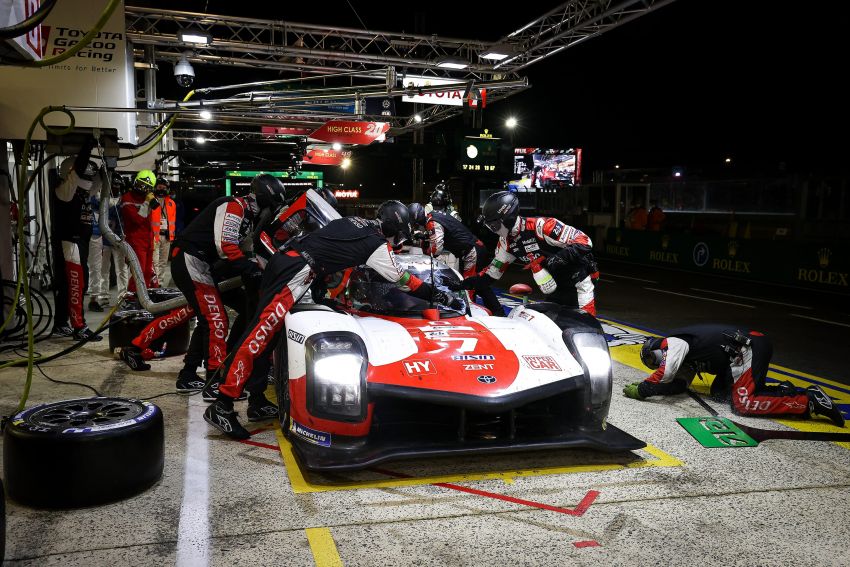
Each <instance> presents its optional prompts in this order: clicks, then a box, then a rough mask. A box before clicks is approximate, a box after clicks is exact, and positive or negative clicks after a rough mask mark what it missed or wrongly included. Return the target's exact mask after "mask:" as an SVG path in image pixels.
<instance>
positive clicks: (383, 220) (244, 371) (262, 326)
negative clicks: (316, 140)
mask: <svg viewBox="0 0 850 567" xmlns="http://www.w3.org/2000/svg"><path fill="white" fill-rule="evenodd" d="M406 238H410V216H409V213H408V210H407V207H406V206H404V205H403V204H402V203H400V202H399V201H387V202H385V203H384V204H382V205H381V206H380V208H379V209H378V220H377V221H370V220H365V219H362V218H359V217H346V218H342V219H336V220H334V221H331V222H330V223H328V224H327V225H326V226H324V227H322V228H320V229H318V230H316V231H315V232H312V233H310V234H307V235H305V236H303V237H301V238H298V239H295V240H294V241H290V242H289V243H288V244H287V246H286V247H285V248H284V249H283V250H282V251H280V252H276V253H275V254H274V255H273V256H272V258H271V260H270V261H269V263H268V266H266V269H265V272H264V273H263V280H262V285H261V289H262V295H261V297H260V304H259V308H258V310H257V311H258V312H257V313H256V314H255V315H254V318H253V320H252V321H251V323H249V324H248V331H247V333H246V334H245V335H244V337H243V339H242V340H241V341H240V343H241V344H240V346H239V347H238V349H237V350H236V352H235V353H234V356H233V359H232V360H231V361H230V363H229V365H228V367H227V378H226V379H225V381H224V383H222V384H221V386H220V388H219V391H220V394H219V399H218V401H217V402H216V403H214V404H212V405H210V407H209V408H207V411H206V412H204V419H205V420H207V422H209V423H210V425H212V426H213V427H215V428H217V429H219V430H220V431H222V432H224V433H225V434H227V435H228V436H230V437H233V438H235V439H246V438H248V437H249V434H248V431H246V430H245V428H244V427H242V425H241V424H240V423H239V420H238V418H237V415H236V411H235V410H234V409H233V401H234V400H235V399H236V398H238V397H239V395H240V394H241V393H242V389H243V388H244V386H245V382H246V380H247V379H248V378H249V377H250V376H251V375H252V372H253V371H254V366H255V365H256V364H258V363H261V362H262V363H263V364H268V359H269V357H270V356H271V353H272V351H273V350H274V345H275V342H276V339H277V336H278V334H279V333H280V330H281V329H282V328H283V323H284V317H285V316H286V313H287V312H288V311H289V309H290V308H291V307H292V305H293V304H295V303H297V302H298V300H299V299H301V297H302V296H303V295H304V294H305V293H306V292H307V291H308V290H309V289H310V286H311V284H312V283H313V280H314V278H325V277H326V276H327V275H328V274H333V273H335V272H340V271H342V270H345V269H346V268H351V267H354V266H359V265H361V264H366V265H367V266H369V267H370V268H372V269H374V270H375V271H376V272H378V274H380V275H381V276H382V277H384V278H385V279H387V280H388V281H391V282H396V283H397V284H398V285H399V286H400V287H401V289H402V290H403V291H408V292H410V293H411V295H414V296H416V297H419V298H422V299H429V298H430V297H431V295H432V289H431V286H430V285H429V284H428V283H426V282H423V281H422V280H420V279H419V278H417V277H416V276H414V275H412V274H410V273H409V272H404V271H402V270H401V268H400V267H399V265H398V263H397V262H396V258H395V255H394V254H393V251H392V248H391V247H390V246H392V245H397V244H400V243H401V242H402V241H403V240H404V239H406ZM433 294H434V299H435V301H437V302H438V303H442V304H444V305H448V304H449V303H454V302H459V300H457V299H454V298H451V297H450V296H449V295H448V294H446V293H445V292H443V291H439V290H434V291H433ZM452 307H456V306H455V305H452Z"/></svg>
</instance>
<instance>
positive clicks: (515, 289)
mask: <svg viewBox="0 0 850 567" xmlns="http://www.w3.org/2000/svg"><path fill="white" fill-rule="evenodd" d="M508 293H510V294H511V295H516V296H519V297H521V298H522V304H523V305H526V304H527V303H528V296H529V295H531V286H530V285H528V284H524V283H518V284H514V285H512V286H511V287H510V289H509V290H508Z"/></svg>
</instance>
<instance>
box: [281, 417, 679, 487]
mask: <svg viewBox="0 0 850 567" xmlns="http://www.w3.org/2000/svg"><path fill="white" fill-rule="evenodd" d="M277 440H278V445H279V446H280V454H281V456H282V457H283V464H284V465H285V467H286V473H287V475H288V476H289V483H290V485H291V486H292V492H294V493H295V494H305V493H310V492H330V491H335V490H363V489H370V488H397V487H401V486H423V485H426V484H436V483H440V482H452V483H457V482H469V481H479V480H501V481H504V482H507V483H511V482H513V481H514V480H515V479H517V478H523V477H535V476H544V475H553V474H575V473H587V472H602V471H612V470H621V469H636V468H644V467H681V466H683V465H684V463H683V462H682V461H680V460H679V459H677V458H676V457H674V456H672V455H669V454H668V453H665V452H664V451H662V450H661V449H659V448H658V447H654V446H652V445H648V446H647V447H646V448H644V449H642V450H643V451H646V452H647V453H649V454H650V455H652V456H653V457H655V458H654V459H638V460H635V461H634V462H617V463H597V464H592V465H568V466H563V467H539V468H534V469H519V470H514V469H512V470H507V471H493V472H481V473H465V474H446V475H436V476H424V477H413V478H390V479H383V478H382V479H370V480H360V481H343V482H332V481H328V482H327V483H313V482H310V481H309V480H308V479H307V477H306V476H304V473H303V471H302V470H301V468H300V467H299V466H298V461H297V460H296V458H295V454H294V453H293V452H292V444H291V443H289V441H288V440H287V439H286V438H285V437H284V436H283V433H281V431H280V430H278V431H277Z"/></svg>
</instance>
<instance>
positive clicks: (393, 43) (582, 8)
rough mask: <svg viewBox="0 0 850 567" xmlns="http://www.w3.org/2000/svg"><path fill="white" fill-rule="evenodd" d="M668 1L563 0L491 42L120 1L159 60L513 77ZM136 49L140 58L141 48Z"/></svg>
mask: <svg viewBox="0 0 850 567" xmlns="http://www.w3.org/2000/svg"><path fill="white" fill-rule="evenodd" d="M673 1H674V0H571V1H569V2H565V3H563V4H561V5H560V6H558V7H556V8H554V9H552V10H550V11H549V12H547V13H546V14H544V15H543V16H541V17H539V18H537V19H535V20H533V21H532V22H529V23H528V24H526V25H524V26H523V27H521V28H519V29H518V30H516V31H514V32H512V33H510V34H508V35H506V36H505V37H503V38H502V39H501V40H500V41H498V42H493V43H490V42H483V41H479V40H470V39H460V38H448V37H439V36H434V35H423V34H409V33H398V32H386V31H370V30H362V29H356V28H342V27H326V26H318V25H314V24H301V23H295V22H286V21H282V20H264V19H259V18H242V17H236V16H221V15H214V14H200V13H194V12H180V11H175V10H159V9H155V8H143V7H134V6H127V7H125V19H126V25H127V38H128V39H129V40H131V41H132V42H133V43H134V44H136V45H154V46H157V48H158V53H157V56H158V58H160V59H163V60H167V61H176V60H177V59H179V58H180V57H181V56H182V55H183V53H184V52H185V51H190V52H191V55H190V56H189V60H190V61H192V62H196V63H208V64H215V65H225V66H242V67H261V68H263V69H275V70H292V71H302V72H312V73H339V72H340V71H360V72H362V73H363V75H364V76H371V77H375V76H383V74H384V73H385V72H386V69H387V68H388V67H396V68H398V69H414V70H420V72H422V73H424V74H429V75H434V76H437V77H440V76H442V77H453V78H463V79H465V80H487V79H491V78H493V76H494V75H499V78H506V79H508V78H516V76H515V75H516V73H517V72H518V71H520V70H522V69H524V68H526V67H528V66H529V65H532V64H534V63H536V62H537V61H540V60H541V59H544V58H546V57H550V56H551V55H554V54H555V53H558V52H560V51H562V50H564V49H567V48H569V47H571V46H573V45H576V44H577V43H580V42H582V41H585V40H587V39H589V38H591V37H594V36H597V35H600V34H602V33H604V32H606V31H608V30H611V29H614V28H616V27H618V26H621V25H623V24H625V23H627V22H630V21H632V20H634V19H636V18H638V17H640V16H642V15H644V14H647V13H649V12H651V11H653V10H655V9H657V8H660V7H662V6H664V5H666V4H669V3H671V2H673ZM181 29H193V30H199V31H203V32H207V33H209V34H210V35H211V36H212V38H213V41H212V43H211V44H210V45H207V46H190V45H186V44H184V43H182V42H181V41H180V39H179V37H178V35H177V32H178V31H179V30H181ZM493 46H501V47H507V48H510V50H511V51H512V53H511V54H510V57H508V58H507V59H505V60H503V61H501V62H495V61H490V60H487V59H482V58H481V55H483V54H484V53H485V52H486V51H487V50H489V49H490V48H491V47H493ZM136 55H137V57H136V58H137V59H138V60H141V58H142V53H141V50H140V51H138V52H137V54H136ZM446 59H450V60H456V61H463V62H465V63H466V64H467V67H466V68H465V69H463V70H450V69H445V68H442V67H438V66H437V64H438V63H439V62H440V61H444V60H446Z"/></svg>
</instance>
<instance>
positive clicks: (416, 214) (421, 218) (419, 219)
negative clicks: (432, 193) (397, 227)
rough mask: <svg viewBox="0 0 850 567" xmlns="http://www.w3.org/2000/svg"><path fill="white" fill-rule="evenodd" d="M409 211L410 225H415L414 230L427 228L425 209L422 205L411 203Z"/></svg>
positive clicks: (408, 207)
mask: <svg viewBox="0 0 850 567" xmlns="http://www.w3.org/2000/svg"><path fill="white" fill-rule="evenodd" d="M407 210H408V212H409V213H410V224H412V225H413V228H414V229H417V228H421V227H424V226H425V222H426V219H425V207H423V206H422V203H410V204H409V205H408V206H407Z"/></svg>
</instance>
